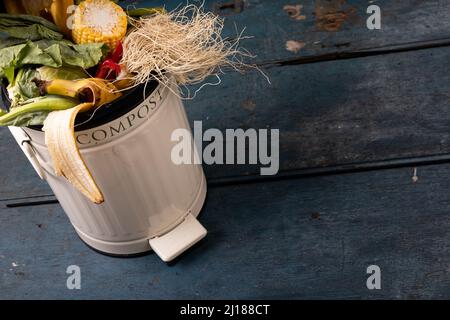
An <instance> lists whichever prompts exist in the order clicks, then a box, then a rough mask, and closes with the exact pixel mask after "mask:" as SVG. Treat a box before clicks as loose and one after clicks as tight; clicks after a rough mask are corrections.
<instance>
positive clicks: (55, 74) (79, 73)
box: [37, 66, 88, 81]
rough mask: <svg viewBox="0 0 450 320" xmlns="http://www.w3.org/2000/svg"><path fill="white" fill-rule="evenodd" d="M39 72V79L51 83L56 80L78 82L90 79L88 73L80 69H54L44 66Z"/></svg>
mask: <svg viewBox="0 0 450 320" xmlns="http://www.w3.org/2000/svg"><path fill="white" fill-rule="evenodd" d="M37 72H38V73H39V77H38V78H39V79H41V80H46V81H51V80H55V79H63V80H78V79H85V78H87V77H88V75H87V73H86V71H84V70H83V69H82V68H78V67H61V68H52V67H47V66H43V67H40V68H38V69H37Z"/></svg>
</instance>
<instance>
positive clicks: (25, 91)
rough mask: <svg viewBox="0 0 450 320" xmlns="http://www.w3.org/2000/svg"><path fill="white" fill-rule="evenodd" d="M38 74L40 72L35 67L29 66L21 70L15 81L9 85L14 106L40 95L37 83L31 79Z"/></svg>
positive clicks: (12, 105)
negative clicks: (30, 67) (29, 67)
mask: <svg viewBox="0 0 450 320" xmlns="http://www.w3.org/2000/svg"><path fill="white" fill-rule="evenodd" d="M37 76H38V72H37V71H36V70H34V69H28V68H27V69H21V70H19V72H18V73H17V76H16V78H15V79H14V82H12V83H11V84H10V85H9V86H8V93H9V98H10V99H11V107H12V108H14V107H16V106H17V105H19V104H20V103H22V102H24V101H27V100H28V99H31V98H36V97H39V95H40V94H39V89H38V87H37V86H36V84H35V83H34V82H32V81H31V80H33V79H34V78H36V77H37Z"/></svg>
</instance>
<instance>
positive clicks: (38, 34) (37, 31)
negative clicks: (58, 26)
mask: <svg viewBox="0 0 450 320" xmlns="http://www.w3.org/2000/svg"><path fill="white" fill-rule="evenodd" d="M0 31H1V32H3V33H5V34H7V35H8V36H9V37H10V38H15V39H23V40H31V41H37V40H41V39H50V40H62V38H63V35H62V34H61V33H59V32H56V31H53V30H51V29H49V28H46V27H44V26H41V25H39V24H33V25H31V26H28V27H8V28H5V29H2V27H1V26H0Z"/></svg>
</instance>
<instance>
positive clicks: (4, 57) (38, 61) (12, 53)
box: [0, 40, 108, 83]
mask: <svg viewBox="0 0 450 320" xmlns="http://www.w3.org/2000/svg"><path fill="white" fill-rule="evenodd" d="M107 52H108V46H107V45H105V44H103V43H90V44H80V45H74V44H72V43H71V42H70V41H67V40H39V41H36V42H31V41H28V42H27V43H25V44H19V45H16V46H12V47H8V48H3V49H1V50H0V78H4V77H6V78H7V79H8V81H9V82H10V83H11V82H13V80H14V72H13V70H14V69H19V68H21V67H23V66H25V65H44V66H49V67H55V68H59V67H62V66H73V67H81V68H84V69H88V68H91V67H93V66H95V65H97V64H98V63H99V62H100V61H101V60H102V59H103V57H104V56H105V55H106V53H107Z"/></svg>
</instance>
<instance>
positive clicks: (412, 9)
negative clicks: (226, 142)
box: [139, 0, 450, 63]
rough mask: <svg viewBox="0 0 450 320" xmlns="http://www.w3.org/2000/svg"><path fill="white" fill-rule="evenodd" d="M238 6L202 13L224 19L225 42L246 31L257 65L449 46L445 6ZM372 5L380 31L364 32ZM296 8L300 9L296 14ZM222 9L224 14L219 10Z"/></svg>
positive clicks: (331, 2)
mask: <svg viewBox="0 0 450 320" xmlns="http://www.w3.org/2000/svg"><path fill="white" fill-rule="evenodd" d="M139 2H140V3H142V6H157V5H165V6H166V7H167V8H168V9H169V10H170V9H173V8H175V7H177V6H179V5H182V4H185V3H186V2H185V1H170V2H167V1H153V0H152V1H139ZM240 2H241V1H233V0H230V1H211V0H207V1H205V8H206V9H207V10H211V11H214V12H217V13H219V14H223V15H224V16H225V30H224V35H225V36H228V37H234V36H235V35H236V27H237V29H238V30H242V29H243V28H244V27H245V28H246V32H245V34H246V35H249V36H253V38H251V39H246V40H244V41H243V42H242V44H243V46H244V47H245V48H247V49H248V50H250V51H251V52H253V53H254V54H255V55H257V58H256V59H255V60H254V61H256V62H258V63H262V62H267V61H274V62H276V61H280V60H281V61H283V60H296V59H303V58H305V57H312V56H322V55H324V57H323V59H329V57H332V56H333V54H335V53H343V52H345V53H352V52H357V51H360V50H364V51H375V52H376V51H378V48H380V47H383V48H384V49H385V50H389V49H390V48H391V47H395V48H398V47H402V48H404V49H405V48H415V47H417V46H420V45H421V44H420V43H421V42H427V43H429V45H439V44H442V43H445V44H447V45H448V44H449V42H450V33H449V31H448V30H449V27H450V22H449V21H448V16H449V15H450V3H449V2H448V1H441V0H427V1H415V0H404V1H390V0H378V1H376V2H374V3H369V2H368V1H366V0H315V1H312V0H308V1H288V0H280V1H259V0H248V1H244V2H243V3H244V6H243V10H242V11H241V12H239V13H237V11H239V10H234V9H230V5H233V3H240ZM224 4H225V5H224ZM371 4H376V5H378V6H379V7H380V8H381V10H382V20H381V23H382V24H381V26H382V28H381V30H369V29H368V28H367V26H366V20H367V18H368V17H369V15H368V14H367V13H366V12H367V8H368V6H369V5H371ZM297 6H302V8H301V9H300V10H299V9H298V7H297ZM221 7H223V8H224V9H223V10H220V8H221ZM236 7H239V5H236ZM227 8H228V9H227ZM288 41H292V42H291V45H290V47H291V48H290V50H287V47H286V46H287V43H288ZM297 49H298V50H297ZM327 57H328V58H327Z"/></svg>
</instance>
